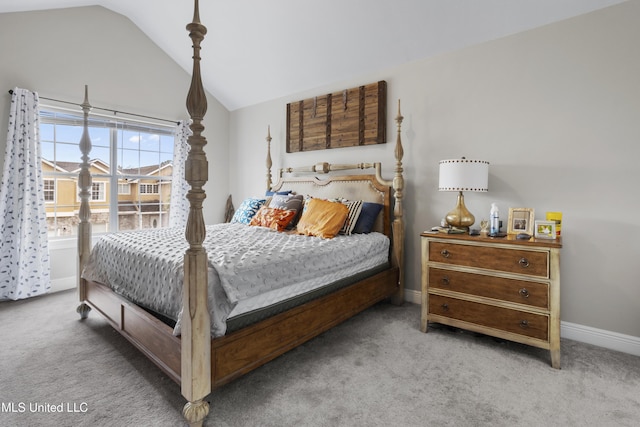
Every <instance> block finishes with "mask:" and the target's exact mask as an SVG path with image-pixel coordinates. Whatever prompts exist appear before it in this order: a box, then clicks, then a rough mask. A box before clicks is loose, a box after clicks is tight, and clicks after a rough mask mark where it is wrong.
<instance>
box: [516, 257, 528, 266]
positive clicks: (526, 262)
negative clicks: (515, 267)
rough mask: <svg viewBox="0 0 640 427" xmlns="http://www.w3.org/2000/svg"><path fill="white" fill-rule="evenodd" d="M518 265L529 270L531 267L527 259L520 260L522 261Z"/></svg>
mask: <svg viewBox="0 0 640 427" xmlns="http://www.w3.org/2000/svg"><path fill="white" fill-rule="evenodd" d="M518 264H520V267H522V268H527V267H529V260H528V259H526V258H520V261H518Z"/></svg>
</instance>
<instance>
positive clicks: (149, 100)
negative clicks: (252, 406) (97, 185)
mask: <svg viewBox="0 0 640 427" xmlns="http://www.w3.org/2000/svg"><path fill="white" fill-rule="evenodd" d="M187 9H188V8H186V9H185V16H184V17H176V19H177V22H176V25H179V26H180V28H184V27H185V25H186V24H187V23H188V22H190V21H191V19H192V15H190V12H189V11H188V10H187ZM206 44H207V39H206V38H205V41H204V42H203V46H206ZM184 48H185V51H187V52H188V51H189V50H190V49H191V40H190V39H189V36H188V33H187V31H186V30H185V31H184ZM0 57H2V58H3V59H2V61H0V135H2V136H1V137H0V164H3V163H4V151H5V143H6V136H5V135H6V134H7V122H8V115H9V106H10V102H11V98H10V95H9V94H8V92H7V91H8V90H9V89H13V88H14V87H16V86H17V87H22V88H25V89H30V90H33V91H36V92H38V93H39V94H40V96H44V97H49V98H57V99H62V100H67V101H71V102H78V103H80V102H82V100H83V96H84V85H85V84H87V85H89V100H90V102H91V104H92V105H94V106H97V107H105V108H112V109H116V110H123V111H128V112H132V113H138V114H143V115H149V116H155V117H161V118H166V119H171V120H174V119H175V120H180V119H186V118H188V117H189V115H188V113H187V111H186V106H185V103H186V94H187V91H188V89H189V85H190V81H191V77H190V75H191V72H190V70H189V72H187V71H185V70H183V69H182V68H180V67H179V66H178V65H177V64H176V63H175V61H173V60H172V59H171V58H169V57H168V56H167V55H166V54H165V53H164V52H163V51H162V50H160V49H159V48H158V46H156V45H155V44H154V43H153V42H152V41H151V40H150V39H149V38H148V37H147V36H146V35H145V34H144V33H142V31H140V30H139V29H138V28H137V27H136V26H135V25H133V23H132V22H131V21H130V20H129V19H127V18H125V17H123V16H122V15H119V14H116V13H114V12H111V11H109V10H107V9H104V8H102V7H81V8H69V9H58V10H49V11H39V12H27V13H5V14H0ZM43 102H46V101H43ZM208 104H209V108H208V110H207V115H206V117H205V120H204V125H205V127H206V129H205V136H206V137H207V141H208V145H207V146H206V147H205V150H206V152H207V154H208V160H209V166H210V172H209V184H208V185H207V186H206V187H205V188H206V191H207V199H206V200H205V204H204V212H205V220H206V222H208V223H214V222H220V221H222V219H223V218H224V206H225V201H226V198H227V196H228V176H229V175H228V166H227V161H228V154H227V147H228V123H229V113H228V111H227V110H226V109H225V108H224V107H223V106H222V105H221V104H220V103H218V102H217V101H216V100H215V99H214V98H213V97H212V96H209V97H208ZM78 160H80V155H78ZM213 182H215V185H214V184H213ZM50 247H51V277H52V281H53V282H54V287H55V288H57V289H61V288H64V287H69V286H73V285H74V283H73V282H74V280H75V279H74V276H75V269H76V267H75V262H73V261H71V262H70V260H73V259H75V258H76V256H77V255H76V247H77V245H76V244H75V242H70V243H69V244H68V245H65V244H64V243H60V242H57V243H56V244H52V245H50Z"/></svg>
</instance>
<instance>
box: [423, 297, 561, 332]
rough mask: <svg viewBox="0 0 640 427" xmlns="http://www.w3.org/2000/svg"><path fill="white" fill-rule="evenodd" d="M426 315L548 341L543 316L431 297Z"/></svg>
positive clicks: (547, 325)
mask: <svg viewBox="0 0 640 427" xmlns="http://www.w3.org/2000/svg"><path fill="white" fill-rule="evenodd" d="M429 314H432V315H438V316H443V317H448V318H450V319H456V320H461V321H465V322H468V323H474V324H477V325H481V326H486V327H489V328H494V329H499V330H501V331H507V332H511V333H514V334H518V335H525V336H528V337H532V338H537V339H541V340H543V341H547V340H548V339H549V321H548V320H549V319H548V317H547V316H545V315H540V314H533V313H527V312H524V311H518V310H510V309H508V308H502V307H495V306H492V305H486V304H481V303H477V302H473V301H464V300H459V299H457V298H450V297H443V296H441V295H433V294H430V295H429Z"/></svg>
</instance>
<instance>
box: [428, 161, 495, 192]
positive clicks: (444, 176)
mask: <svg viewBox="0 0 640 427" xmlns="http://www.w3.org/2000/svg"><path fill="white" fill-rule="evenodd" d="M488 189H489V162H487V161H486V160H471V159H451V160H440V179H439V185H438V190H439V191H488Z"/></svg>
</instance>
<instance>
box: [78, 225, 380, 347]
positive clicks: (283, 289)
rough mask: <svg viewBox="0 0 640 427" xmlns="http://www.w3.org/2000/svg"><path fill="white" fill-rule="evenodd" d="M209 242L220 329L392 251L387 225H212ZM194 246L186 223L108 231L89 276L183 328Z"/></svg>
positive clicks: (212, 303)
mask: <svg viewBox="0 0 640 427" xmlns="http://www.w3.org/2000/svg"><path fill="white" fill-rule="evenodd" d="M204 245H205V247H206V249H207V255H208V258H209V275H208V280H209V307H210V308H212V310H211V311H212V316H211V335H212V336H214V337H218V336H222V335H224V334H225V332H226V322H227V319H228V318H230V317H233V316H236V315H240V314H243V313H246V312H249V311H251V310H255V309H258V308H262V307H265V306H268V305H270V304H273V303H274V301H276V300H279V299H287V298H290V297H292V296H295V295H298V294H301V293H304V292H307V291H309V290H311V289H314V288H316V287H318V286H323V285H326V284H329V283H332V282H335V281H337V280H340V279H343V278H346V277H349V276H352V275H354V274H356V273H359V272H362V271H366V270H369V269H371V268H374V267H376V266H379V265H382V264H384V263H386V262H387V261H388V253H389V252H388V251H389V239H388V238H387V237H386V236H385V235H383V234H380V233H370V234H354V235H351V236H342V235H339V236H336V237H335V238H333V239H321V238H318V237H309V236H301V235H295V234H288V233H279V232H276V231H273V230H270V229H267V228H262V227H250V226H247V225H244V224H237V223H234V224H216V225H210V226H207V237H206V239H205V242H204ZM187 247H188V244H187V242H186V240H185V237H184V228H165V229H156V230H141V231H131V232H122V233H113V234H107V235H104V236H103V237H102V238H101V239H100V240H99V241H98V242H97V243H96V245H95V246H94V248H93V250H92V252H91V257H90V259H89V262H88V264H87V266H86V267H85V269H84V272H83V275H82V276H83V277H84V278H85V279H87V280H92V281H96V282H100V283H103V284H105V285H108V286H110V287H111V288H112V289H113V290H114V291H115V292H117V293H118V294H120V295H122V296H124V297H125V298H127V299H129V300H131V301H134V302H136V303H137V304H139V305H141V306H144V307H147V308H149V309H151V310H154V311H156V312H158V313H160V314H163V315H165V316H167V317H169V318H171V319H173V320H176V321H177V324H176V327H175V329H174V333H175V334H179V332H180V317H181V308H182V284H183V258H184V253H185V250H186V249H187Z"/></svg>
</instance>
